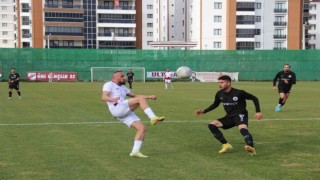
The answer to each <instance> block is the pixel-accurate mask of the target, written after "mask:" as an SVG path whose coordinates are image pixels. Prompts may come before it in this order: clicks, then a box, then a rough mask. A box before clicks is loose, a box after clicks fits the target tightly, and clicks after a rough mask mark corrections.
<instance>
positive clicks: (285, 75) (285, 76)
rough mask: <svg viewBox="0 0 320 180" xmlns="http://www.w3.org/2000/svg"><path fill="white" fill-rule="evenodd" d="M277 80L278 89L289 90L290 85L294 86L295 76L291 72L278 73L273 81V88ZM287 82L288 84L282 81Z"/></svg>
mask: <svg viewBox="0 0 320 180" xmlns="http://www.w3.org/2000/svg"><path fill="white" fill-rule="evenodd" d="M278 79H279V82H278V86H279V87H287V88H291V86H292V84H296V74H295V73H294V72H292V71H289V72H284V71H280V72H278V73H277V75H276V76H275V77H274V79H273V86H276V83H277V80H278ZM285 80H287V81H288V84H286V83H285V82H284V81H285Z"/></svg>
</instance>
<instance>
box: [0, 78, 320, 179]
mask: <svg viewBox="0 0 320 180" xmlns="http://www.w3.org/2000/svg"><path fill="white" fill-rule="evenodd" d="M102 85H103V83H102V82H101V83H84V82H83V83H55V82H54V83H27V82H21V84H20V87H21V92H22V96H23V99H22V100H19V99H18V98H17V94H16V93H15V92H14V93H13V98H12V100H7V89H8V87H7V86H8V85H7V83H5V82H2V83H0V137H1V138H0V179H19V180H24V179H32V180H34V179H59V180H64V179H66V180H70V179H86V180H87V179H121V180H122V179H255V180H256V179H290V180H291V179H297V180H298V179H299V180H300V179H306V180H307V179H308V180H309V179H320V163H319V162H320V153H319V150H320V143H319V142H320V136H319V129H320V113H319V110H320V103H319V97H320V91H319V82H297V85H295V86H293V89H292V93H291V96H290V98H289V100H288V101H287V104H286V105H285V106H284V107H283V109H282V112H279V113H276V112H274V107H275V106H276V104H277V101H278V93H277V91H273V90H272V82H239V83H233V87H235V88H239V89H244V90H246V91H247V92H249V93H252V94H254V95H256V96H257V97H258V98H259V100H260V105H261V109H262V112H263V115H264V118H263V119H262V120H260V121H258V120H255V119H253V115H254V106H253V102H252V101H247V105H248V110H249V118H250V120H249V130H250V132H251V134H252V135H253V138H254V140H255V148H256V150H257V155H256V156H254V157H252V156H249V154H248V153H247V152H246V151H245V150H244V145H245V143H244V140H243V137H242V136H241V134H240V133H239V130H237V128H233V129H230V130H227V131H223V130H222V132H223V133H224V135H225V137H226V139H227V140H228V141H229V142H230V143H231V144H232V145H233V148H234V149H233V151H232V152H230V153H226V154H223V155H220V154H218V151H219V150H220V146H221V144H220V143H219V142H218V141H217V140H216V139H215V138H213V136H212V134H211V133H210V131H209V129H208V127H207V124H208V122H210V121H211V120H214V119H216V118H219V117H222V116H223V115H224V114H225V113H224V111H223V108H222V106H221V105H220V107H219V108H217V109H216V110H214V111H211V112H209V113H207V114H205V115H204V116H201V117H195V115H194V111H195V110H196V109H199V108H206V107H208V106H209V105H210V104H211V103H212V102H213V99H214V95H215V93H216V91H217V90H218V84H217V83H191V82H174V83H173V85H174V90H165V89H164V83H162V82H148V83H134V84H133V92H134V93H136V94H149V95H151V94H154V95H157V97H158V100H156V101H149V102H150V105H151V107H152V108H153V110H154V111H155V113H156V114H158V115H159V116H165V117H166V120H165V121H164V122H163V123H159V124H157V125H156V126H151V125H150V124H149V122H148V121H147V120H148V118H147V116H146V115H145V114H144V113H143V112H142V111H141V110H137V114H138V115H139V116H140V117H141V118H142V119H143V120H144V121H145V124H146V125H147V127H148V133H147V136H146V139H145V142H144V145H143V147H142V150H141V151H142V152H143V153H144V154H146V155H148V156H149V158H146V159H137V158H131V157H129V153H130V151H131V148H132V143H133V136H134V130H133V129H129V128H128V127H127V126H125V125H124V124H121V123H119V122H118V121H117V120H115V119H113V118H112V116H111V115H110V113H109V111H108V110H107V108H106V105H105V104H104V103H102V102H101V100H100V99H101V91H102Z"/></svg>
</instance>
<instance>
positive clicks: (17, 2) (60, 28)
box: [0, 0, 320, 50]
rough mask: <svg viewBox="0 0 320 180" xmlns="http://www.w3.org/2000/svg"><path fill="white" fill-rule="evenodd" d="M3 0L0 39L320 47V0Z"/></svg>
mask: <svg viewBox="0 0 320 180" xmlns="http://www.w3.org/2000/svg"><path fill="white" fill-rule="evenodd" d="M0 2H1V3H0V8H1V11H0V26H1V29H0V47H13V48H14V47H18V48H27V47H33V48H86V49H103V48H108V49H110V48H116V49H135V48H137V49H154V48H155V47H156V48H158V47H166V48H170V49H171V48H179V49H180V48H188V49H204V50H205V49H208V50H209V49H212V50H246V49H248V50H260V49H275V50H278V49H279V50H281V49H317V48H319V42H318V41H317V40H316V39H317V37H318V36H319V35H317V34H319V32H318V31H317V24H319V23H320V22H319V20H317V17H319V16H317V15H318V14H319V10H317V8H319V3H320V2H319V0H268V1H267V0H197V1H195V0H138V1H137V0H0ZM152 44H153V45H154V44H156V45H157V46H152Z"/></svg>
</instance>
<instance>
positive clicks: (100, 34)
mask: <svg viewBox="0 0 320 180" xmlns="http://www.w3.org/2000/svg"><path fill="white" fill-rule="evenodd" d="M98 36H103V37H111V36H112V33H111V32H105V33H98ZM114 37H135V33H114Z"/></svg>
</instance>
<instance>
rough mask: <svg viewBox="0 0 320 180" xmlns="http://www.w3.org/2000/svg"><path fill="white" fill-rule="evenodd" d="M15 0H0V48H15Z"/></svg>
mask: <svg viewBox="0 0 320 180" xmlns="http://www.w3.org/2000/svg"><path fill="white" fill-rule="evenodd" d="M16 11H17V9H16V0H0V47H2V48H15V47H17V31H16V29H17V21H16V20H17V16H16Z"/></svg>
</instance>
